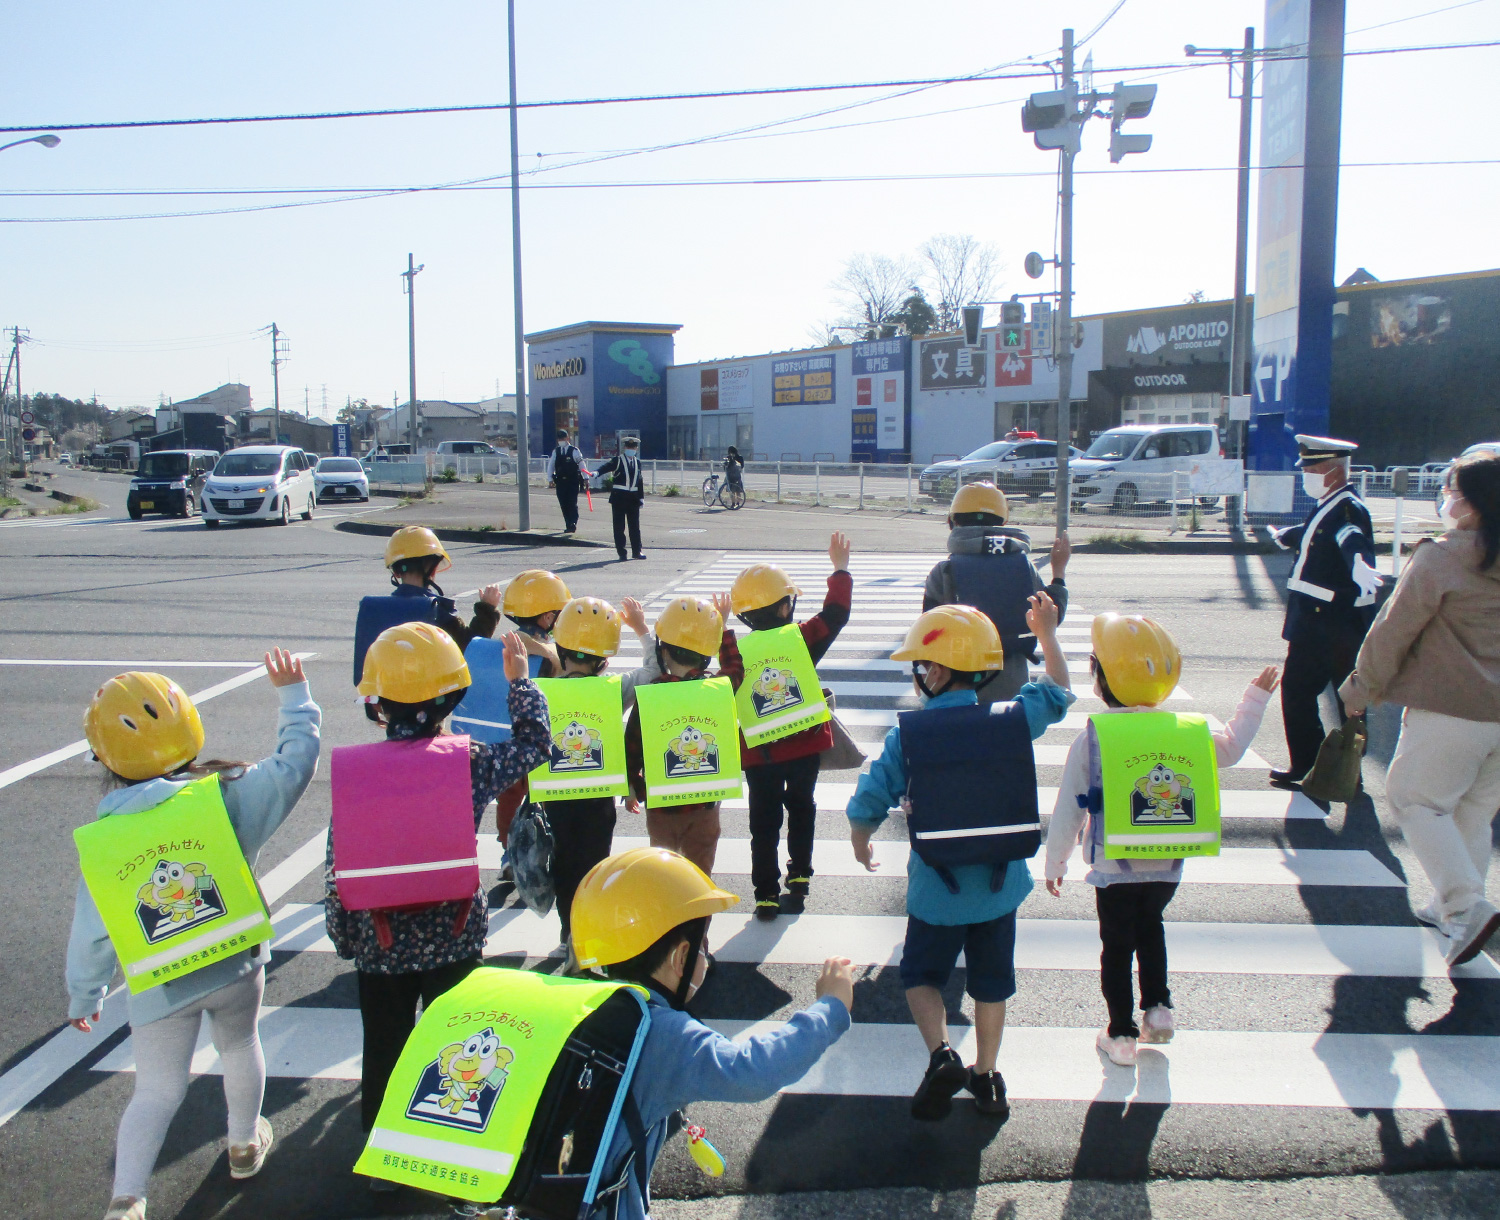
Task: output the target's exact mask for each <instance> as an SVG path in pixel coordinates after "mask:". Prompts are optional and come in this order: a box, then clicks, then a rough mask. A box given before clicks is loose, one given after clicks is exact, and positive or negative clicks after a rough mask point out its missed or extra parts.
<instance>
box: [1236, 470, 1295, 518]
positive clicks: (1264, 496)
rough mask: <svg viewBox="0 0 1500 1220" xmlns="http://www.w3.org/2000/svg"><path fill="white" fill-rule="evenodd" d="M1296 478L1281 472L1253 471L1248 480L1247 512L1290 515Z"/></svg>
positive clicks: (1246, 492) (1246, 491)
mask: <svg viewBox="0 0 1500 1220" xmlns="http://www.w3.org/2000/svg"><path fill="white" fill-rule="evenodd" d="M1295 479H1296V476H1295V475H1292V474H1283V473H1281V472H1280V471H1270V472H1267V473H1264V474H1262V473H1260V472H1259V471H1255V470H1252V471H1251V472H1250V474H1249V476H1248V477H1247V479H1246V484H1247V485H1246V489H1245V511H1246V512H1251V513H1289V512H1291V511H1292V493H1293V491H1294V490H1295V488H1296V484H1295Z"/></svg>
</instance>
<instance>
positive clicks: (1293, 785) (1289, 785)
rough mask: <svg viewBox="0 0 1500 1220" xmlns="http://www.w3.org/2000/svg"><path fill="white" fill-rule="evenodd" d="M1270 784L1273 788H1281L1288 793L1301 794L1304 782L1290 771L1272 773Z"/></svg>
mask: <svg viewBox="0 0 1500 1220" xmlns="http://www.w3.org/2000/svg"><path fill="white" fill-rule="evenodd" d="M1270 784H1271V787H1273V788H1281V789H1284V790H1285V791H1287V792H1301V791H1302V781H1301V779H1299V778H1296V777H1294V776H1293V775H1292V773H1291V772H1290V771H1272V772H1271V775H1270Z"/></svg>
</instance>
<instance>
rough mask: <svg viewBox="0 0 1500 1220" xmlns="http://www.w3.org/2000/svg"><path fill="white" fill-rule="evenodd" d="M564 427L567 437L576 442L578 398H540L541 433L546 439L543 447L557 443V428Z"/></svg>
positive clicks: (549, 446) (549, 447)
mask: <svg viewBox="0 0 1500 1220" xmlns="http://www.w3.org/2000/svg"><path fill="white" fill-rule="evenodd" d="M559 428H566V429H567V430H568V438H569V439H570V440H571V441H572V442H573V443H574V444H577V443H578V399H577V398H576V397H574V398H544V399H542V433H543V436H544V437H545V439H546V442H547V443H546V446H545V449H551V448H552V447H553V446H554V445H555V444H557V430H558V429H559Z"/></svg>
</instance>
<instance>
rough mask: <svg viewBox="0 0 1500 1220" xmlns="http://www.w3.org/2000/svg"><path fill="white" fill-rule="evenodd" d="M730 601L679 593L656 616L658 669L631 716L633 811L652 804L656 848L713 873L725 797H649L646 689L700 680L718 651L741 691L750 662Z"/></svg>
mask: <svg viewBox="0 0 1500 1220" xmlns="http://www.w3.org/2000/svg"><path fill="white" fill-rule="evenodd" d="M729 610H730V600H729V594H727V593H716V594H714V597H713V600H712V601H711V602H710V601H705V600H704V599H702V598H700V597H678V598H674V599H673V600H672V602H671V603H670V604H669V605H668V606H667V608H666V609H665V610H663V611H662V612H661V614H660V615H659V616H658V617H657V620H656V639H655V646H654V648H652V649H650V650H648V651H650V652H652V653H654V655H655V660H656V666H657V670H658V672H657V673H656V674H655V676H654V677H653V678H652V679H651V680H650V681H649V683H648V682H644V681H643V682H641V683H640V684H639V685H638V686H637V687H636V697H637V700H636V704H635V706H634V707H632V708H631V709H630V715H629V716H628V718H627V719H626V721H625V758H626V771H627V775H628V778H629V780H630V791H631V795H630V796H628V797H626V798H625V808H626V809H627V810H629V811H630V812H631V813H638V812H640V809H641V806H642V805H643V804H644V805H645V806H646V832H647V834H649V835H650V836H651V844H652V846H653V847H666V848H669V849H670V850H672V851H675V852H680V853H681V854H682V855H684V856H686V857H687V858H688V859H689V860H691V861H692V862H693V863H694V864H696V865H697V866H698V867H699V868H700V869H702V870H703V871H704V872H705V873H709V874H712V872H713V867H714V857H715V856H716V855H717V853H718V847H719V802H718V801H717V800H714V801H701V802H693V803H687V804H673V805H653V804H652V803H651V802H650V801H649V800H648V794H647V785H646V755H645V747H644V745H643V733H642V725H641V715H642V712H641V706H640V699H641V698H642V696H641V694H640V692H641V690H642V689H643V688H644V687H646V686H648V685H651V686H655V685H658V684H661V683H670V682H699V681H702V680H703V679H704V678H707V677H708V667H709V665H710V664H712V662H713V656H714V654H715V653H717V654H718V657H719V672H718V675H717V676H718V677H721V678H728V679H729V681H730V685H731V686H732V688H733V689H734V690H739V688H740V683H741V682H742V681H743V680H744V677H745V667H744V662H743V661H742V660H741V659H740V650H739V647H738V646H737V645H736V643H735V638H734V632H733V631H732V630H730V629H729V628H728V627H726V626H725V625H724V624H725V621H726V619H727V617H728V615H729Z"/></svg>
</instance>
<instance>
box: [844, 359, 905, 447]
mask: <svg viewBox="0 0 1500 1220" xmlns="http://www.w3.org/2000/svg"><path fill="white" fill-rule="evenodd" d="M910 350H911V340H910V339H906V338H899V339H873V340H870V341H867V342H864V343H856V344H854V345H853V348H852V350H851V355H852V357H853V365H854V391H855V403H854V405H855V406H856V407H873V408H874V413H875V442H874V444H875V448H876V450H877V451H878V452H879V453H880V454H882V455H885V457H886V460H890V455H892V454H894V453H901V452H904V451H905V450H906V429H907V415H908V402H907V399H908V397H909V395H908V392H907V388H906V365H907V356H908V353H909V352H910Z"/></svg>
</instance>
